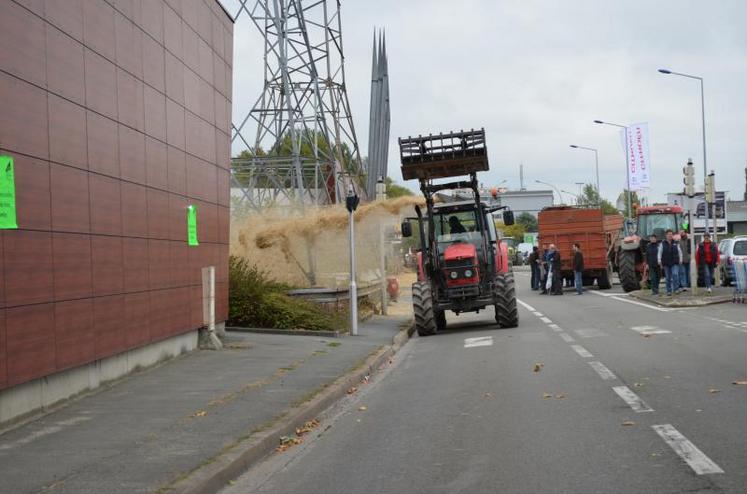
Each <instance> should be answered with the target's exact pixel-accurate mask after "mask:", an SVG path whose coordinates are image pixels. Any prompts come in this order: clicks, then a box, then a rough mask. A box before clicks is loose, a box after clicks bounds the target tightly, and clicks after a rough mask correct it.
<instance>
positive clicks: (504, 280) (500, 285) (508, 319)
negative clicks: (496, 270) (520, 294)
mask: <svg viewBox="0 0 747 494" xmlns="http://www.w3.org/2000/svg"><path fill="white" fill-rule="evenodd" d="M495 292H496V293H495V298H496V300H497V301H498V302H497V303H496V304H495V322H497V323H498V325H499V326H500V327H502V328H515V327H516V326H518V325H519V310H518V309H517V308H516V288H515V287H514V275H513V273H506V274H499V275H497V276H496V278H495Z"/></svg>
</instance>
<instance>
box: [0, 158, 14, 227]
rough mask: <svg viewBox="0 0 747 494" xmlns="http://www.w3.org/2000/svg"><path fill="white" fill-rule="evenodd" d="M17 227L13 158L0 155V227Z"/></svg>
mask: <svg viewBox="0 0 747 494" xmlns="http://www.w3.org/2000/svg"><path fill="white" fill-rule="evenodd" d="M11 228H18V224H17V222H16V182H15V178H14V175H13V158H12V157H11V156H0V229H11Z"/></svg>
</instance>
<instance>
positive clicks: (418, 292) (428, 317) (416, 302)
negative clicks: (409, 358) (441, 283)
mask: <svg viewBox="0 0 747 494" xmlns="http://www.w3.org/2000/svg"><path fill="white" fill-rule="evenodd" d="M412 309H413V312H414V313H415V329H416V330H417V332H418V335H419V336H430V335H433V334H436V329H437V327H436V315H435V313H434V311H433V295H432V294H431V286H430V285H429V284H428V283H424V282H420V281H418V282H417V283H413V284H412Z"/></svg>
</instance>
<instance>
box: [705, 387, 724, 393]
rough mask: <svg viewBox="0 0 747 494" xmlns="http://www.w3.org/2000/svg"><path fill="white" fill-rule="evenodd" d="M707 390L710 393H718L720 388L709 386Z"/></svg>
mask: <svg viewBox="0 0 747 494" xmlns="http://www.w3.org/2000/svg"><path fill="white" fill-rule="evenodd" d="M708 392H709V393H711V394H715V393H720V392H721V390H720V389H716V388H711V389H709V390H708Z"/></svg>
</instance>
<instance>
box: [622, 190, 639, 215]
mask: <svg viewBox="0 0 747 494" xmlns="http://www.w3.org/2000/svg"><path fill="white" fill-rule="evenodd" d="M630 199H631V200H632V201H633V204H631V205H630V208H628V189H623V191H622V192H621V193H620V195H619V196H618V198H617V204H618V209H619V206H620V205H622V211H623V214H628V211H630V214H631V216H635V206H637V205H639V204H641V201H640V199H639V198H638V192H636V191H632V192H631V193H630Z"/></svg>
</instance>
